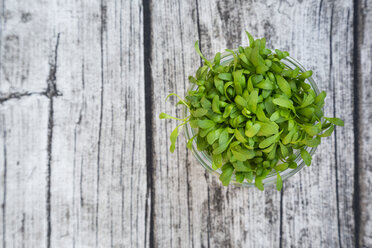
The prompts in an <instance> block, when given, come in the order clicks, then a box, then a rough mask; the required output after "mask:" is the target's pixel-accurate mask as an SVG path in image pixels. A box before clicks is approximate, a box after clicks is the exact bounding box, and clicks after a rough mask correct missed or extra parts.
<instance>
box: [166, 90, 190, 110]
mask: <svg viewBox="0 0 372 248" xmlns="http://www.w3.org/2000/svg"><path fill="white" fill-rule="evenodd" d="M171 96H176V97H178V99H179V100H180V101H181V102H182V103H183V105H185V106H186V107H187V108H190V106H189V105H188V104H187V103H186V102H185V101H184V100H183V99H182V97H180V96H179V95H178V94H176V93H170V94H169V95H168V96H167V97H166V98H165V101H167V100H168V98H169V97H171Z"/></svg>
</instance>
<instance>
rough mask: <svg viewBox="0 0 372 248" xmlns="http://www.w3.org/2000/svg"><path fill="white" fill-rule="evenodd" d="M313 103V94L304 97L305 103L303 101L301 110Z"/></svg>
mask: <svg viewBox="0 0 372 248" xmlns="http://www.w3.org/2000/svg"><path fill="white" fill-rule="evenodd" d="M313 102H314V97H313V96H312V95H311V94H309V95H305V96H304V99H303V101H302V103H301V106H300V108H304V107H307V106H309V105H310V104H312V103H313Z"/></svg>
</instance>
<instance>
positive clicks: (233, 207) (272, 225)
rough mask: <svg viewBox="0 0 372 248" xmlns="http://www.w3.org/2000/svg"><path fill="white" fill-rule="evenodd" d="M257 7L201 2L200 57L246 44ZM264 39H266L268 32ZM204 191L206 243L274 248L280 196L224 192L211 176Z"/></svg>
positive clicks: (237, 190)
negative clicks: (205, 193)
mask: <svg viewBox="0 0 372 248" xmlns="http://www.w3.org/2000/svg"><path fill="white" fill-rule="evenodd" d="M261 6H262V5H261V3H256V2H236V1H223V2H217V3H215V2H214V1H207V2H204V1H201V2H200V3H199V4H198V13H199V23H198V24H199V30H200V36H199V37H200V43H201V48H202V51H203V52H204V54H205V55H206V56H207V57H208V58H210V59H212V58H213V55H214V54H215V53H216V52H219V51H220V52H222V51H224V50H225V49H226V48H230V49H235V48H237V47H238V46H239V45H241V44H248V38H247V37H246V35H245V30H249V31H254V30H253V27H254V26H256V25H259V24H260V21H259V20H261V19H260V18H253V16H254V15H253V13H254V12H255V11H257V12H258V13H260V11H262V10H260V8H261ZM263 30H265V29H262V31H263ZM253 33H254V32H253ZM255 35H257V36H256V37H258V36H259V35H263V34H262V33H255ZM267 35H268V36H270V30H268V34H267ZM268 38H269V37H268ZM194 70H195V69H194ZM194 180H200V179H198V178H194ZM207 187H208V193H209V195H210V197H209V202H208V203H209V204H208V209H209V210H210V214H209V218H210V228H209V232H210V239H209V243H210V245H211V246H212V247H213V246H219V245H221V244H222V245H226V246H231V247H275V246H278V244H279V241H280V192H277V191H276V190H275V188H274V187H268V189H267V190H266V191H265V192H264V193H262V192H260V191H258V190H257V189H247V188H236V187H232V186H230V187H229V188H224V187H222V185H221V183H220V182H219V180H218V178H216V177H214V176H208V177H207Z"/></svg>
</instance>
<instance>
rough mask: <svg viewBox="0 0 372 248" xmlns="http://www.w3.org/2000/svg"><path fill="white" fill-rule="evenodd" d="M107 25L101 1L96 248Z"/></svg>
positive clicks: (105, 13) (104, 7) (104, 8)
mask: <svg viewBox="0 0 372 248" xmlns="http://www.w3.org/2000/svg"><path fill="white" fill-rule="evenodd" d="M106 24H107V6H106V5H104V3H103V0H101V29H100V47H101V101H100V114H99V128H98V141H97V191H96V194H97V196H96V198H97V199H96V246H98V233H99V232H98V212H99V183H100V162H101V154H100V153H101V138H102V120H103V97H104V76H105V75H104V70H103V65H104V59H103V55H104V51H103V34H104V32H106Z"/></svg>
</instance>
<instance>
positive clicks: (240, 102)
mask: <svg viewBox="0 0 372 248" xmlns="http://www.w3.org/2000/svg"><path fill="white" fill-rule="evenodd" d="M235 103H236V104H238V105H240V106H242V107H247V101H246V100H245V99H244V98H243V97H241V96H239V95H237V96H236V97H235Z"/></svg>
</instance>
